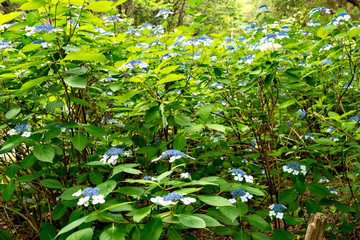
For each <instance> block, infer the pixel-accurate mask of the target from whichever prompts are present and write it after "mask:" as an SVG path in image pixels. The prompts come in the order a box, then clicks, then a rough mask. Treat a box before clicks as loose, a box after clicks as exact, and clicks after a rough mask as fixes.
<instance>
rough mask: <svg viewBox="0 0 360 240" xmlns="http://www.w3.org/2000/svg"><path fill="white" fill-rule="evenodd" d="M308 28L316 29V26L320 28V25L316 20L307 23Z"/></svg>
mask: <svg viewBox="0 0 360 240" xmlns="http://www.w3.org/2000/svg"><path fill="white" fill-rule="evenodd" d="M308 26H309V27H316V26H321V24H320V23H319V22H318V21H316V20H311V21H310V22H309V23H308Z"/></svg>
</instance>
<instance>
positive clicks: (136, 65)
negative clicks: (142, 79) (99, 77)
mask: <svg viewBox="0 0 360 240" xmlns="http://www.w3.org/2000/svg"><path fill="white" fill-rule="evenodd" d="M148 66H149V64H147V63H145V62H143V61H140V60H131V61H130V62H127V63H125V64H123V65H122V66H121V67H120V68H119V69H118V70H121V69H123V68H128V69H134V68H147V67H148Z"/></svg>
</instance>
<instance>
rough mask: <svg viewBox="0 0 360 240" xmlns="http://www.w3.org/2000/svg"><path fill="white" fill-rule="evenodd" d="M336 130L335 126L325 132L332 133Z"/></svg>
mask: <svg viewBox="0 0 360 240" xmlns="http://www.w3.org/2000/svg"><path fill="white" fill-rule="evenodd" d="M335 129H336V128H334V127H333V126H330V127H329V128H328V129H326V130H325V132H327V133H330V132H332V131H334V130H335Z"/></svg>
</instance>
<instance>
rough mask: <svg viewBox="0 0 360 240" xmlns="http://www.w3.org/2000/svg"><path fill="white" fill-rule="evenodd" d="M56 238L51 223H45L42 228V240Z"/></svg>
mask: <svg viewBox="0 0 360 240" xmlns="http://www.w3.org/2000/svg"><path fill="white" fill-rule="evenodd" d="M55 237H56V230H55V228H54V227H53V225H51V223H47V222H43V223H41V228H40V239H41V240H54V239H55Z"/></svg>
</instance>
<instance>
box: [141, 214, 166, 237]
mask: <svg viewBox="0 0 360 240" xmlns="http://www.w3.org/2000/svg"><path fill="white" fill-rule="evenodd" d="M162 231H163V223H162V220H161V218H153V219H151V220H150V221H149V222H147V223H146V224H145V227H144V229H143V231H142V232H141V238H140V240H158V239H160V236H161V233H162Z"/></svg>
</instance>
